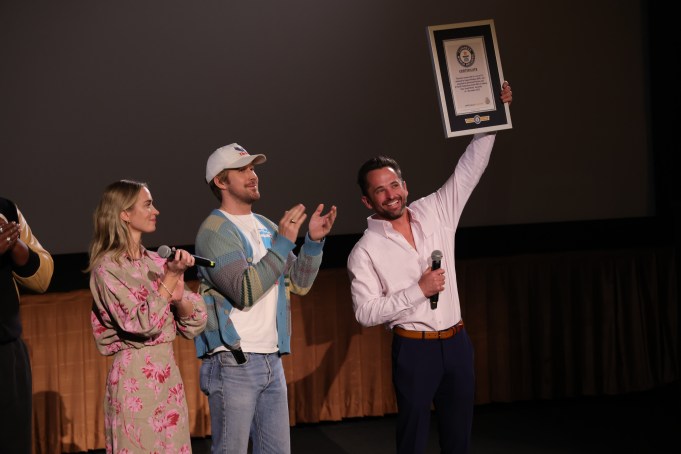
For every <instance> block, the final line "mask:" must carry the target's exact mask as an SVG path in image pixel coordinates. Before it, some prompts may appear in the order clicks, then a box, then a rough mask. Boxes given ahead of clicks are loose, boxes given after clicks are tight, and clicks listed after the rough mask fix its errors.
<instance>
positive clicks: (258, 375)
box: [200, 352, 291, 454]
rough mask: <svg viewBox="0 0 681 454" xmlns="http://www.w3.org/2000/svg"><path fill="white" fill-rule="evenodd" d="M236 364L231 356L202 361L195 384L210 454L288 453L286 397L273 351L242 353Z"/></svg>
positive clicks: (227, 353) (279, 367) (289, 432)
mask: <svg viewBox="0 0 681 454" xmlns="http://www.w3.org/2000/svg"><path fill="white" fill-rule="evenodd" d="M244 355H245V356H246V362H245V363H243V364H237V362H236V360H235V359H234V356H233V355H232V353H231V352H220V353H216V354H214V355H211V356H208V357H206V358H204V359H203V361H202V364H201V373H200V380H201V382H200V386H201V391H203V392H204V393H205V394H206V395H207V396H208V405H209V407H210V423H211V441H212V447H211V451H212V452H213V453H225V454H246V452H247V451H248V439H249V437H250V438H251V441H252V443H253V454H275V453H276V454H290V452H291V428H290V426H289V414H288V397H287V392H286V378H285V377H284V368H283V366H282V363H281V358H280V357H279V354H278V353H270V354H259V353H244Z"/></svg>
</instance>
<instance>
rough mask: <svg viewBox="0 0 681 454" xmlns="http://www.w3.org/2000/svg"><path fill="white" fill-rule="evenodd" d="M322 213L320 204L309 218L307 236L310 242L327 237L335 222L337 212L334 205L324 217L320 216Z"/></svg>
mask: <svg viewBox="0 0 681 454" xmlns="http://www.w3.org/2000/svg"><path fill="white" fill-rule="evenodd" d="M322 211H324V204H323V203H320V204H319V205H318V206H317V209H316V210H315V212H314V213H312V217H311V218H310V223H309V225H308V234H309V235H310V239H311V240H312V241H320V240H322V239H323V238H324V237H325V236H326V235H328V234H329V232H330V231H331V227H333V223H334V222H335V220H336V213H337V210H336V206H335V205H332V206H331V209H330V210H329V212H328V213H326V214H325V215H322Z"/></svg>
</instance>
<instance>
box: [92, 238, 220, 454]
mask: <svg viewBox="0 0 681 454" xmlns="http://www.w3.org/2000/svg"><path fill="white" fill-rule="evenodd" d="M164 263H165V259H163V258H161V257H159V256H158V254H156V253H155V252H150V251H146V250H144V251H143V254H142V258H141V259H138V260H133V259H130V258H128V257H123V258H122V259H121V264H117V263H116V262H114V261H113V260H112V259H111V257H109V256H105V257H104V258H102V259H101V260H100V262H99V263H98V265H97V266H96V268H94V269H93V271H92V273H91V275H90V290H91V291H92V295H93V296H94V304H93V306H92V314H91V316H90V319H91V322H92V330H93V333H94V338H95V343H96V344H97V349H98V350H99V352H100V353H101V354H103V355H107V356H109V355H114V358H113V364H112V366H111V369H110V370H109V374H108V377H107V380H106V393H105V398H104V429H105V434H106V452H107V454H128V453H159V454H161V453H162V454H170V453H190V452H191V440H190V436H189V420H188V415H187V403H186V399H185V394H184V385H183V383H182V377H181V376H180V371H179V369H178V367H177V364H176V362H175V357H174V355H173V346H172V342H173V339H175V336H176V334H177V333H179V334H180V335H182V336H183V337H185V338H187V339H192V338H193V337H195V336H197V335H198V334H199V333H200V332H201V331H203V329H204V327H205V326H206V320H207V316H206V306H205V304H204V302H203V299H202V298H201V297H200V296H199V295H198V294H196V293H193V292H191V291H189V290H185V294H184V298H185V299H188V300H190V301H192V303H193V304H194V311H193V312H192V314H191V315H190V316H189V317H186V318H180V317H179V316H178V315H177V314H175V312H174V309H173V308H172V307H171V305H170V304H169V303H168V301H167V300H166V298H165V297H164V296H162V295H161V294H160V292H159V287H160V283H159V282H160V280H161V279H162V278H163V274H164V268H163V265H164Z"/></svg>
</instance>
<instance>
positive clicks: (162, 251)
mask: <svg viewBox="0 0 681 454" xmlns="http://www.w3.org/2000/svg"><path fill="white" fill-rule="evenodd" d="M156 252H157V253H158V255H160V256H161V257H162V258H164V259H168V261H169V262H172V261H173V260H174V259H175V248H169V247H168V246H166V245H165V244H164V245H163V246H159V248H158V250H157V251H156ZM191 256H192V257H194V264H195V265H198V266H206V267H208V268H215V262H214V261H212V260H208V259H207V258H204V257H199V256H198V255H194V254H191Z"/></svg>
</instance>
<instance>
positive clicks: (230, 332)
mask: <svg viewBox="0 0 681 454" xmlns="http://www.w3.org/2000/svg"><path fill="white" fill-rule="evenodd" d="M266 159H267V158H266V157H265V155H262V154H255V155H251V154H249V153H248V152H247V151H246V149H244V148H243V147H242V146H240V145H238V144H236V143H232V144H230V145H226V146H224V147H221V148H218V149H217V150H215V151H214V152H213V153H212V154H211V155H210V157H209V158H208V162H207V163H206V182H207V183H208V184H209V186H210V188H211V190H212V191H213V194H214V195H215V196H216V197H217V199H218V200H219V201H220V207H219V208H217V209H215V210H213V211H212V213H211V214H210V215H209V216H208V217H207V218H206V219H205V220H204V222H203V223H202V224H201V227H200V228H199V231H198V234H197V236H196V243H195V249H196V253H197V254H198V255H200V256H202V257H206V258H208V259H210V260H212V261H214V262H215V263H216V266H215V267H214V268H204V267H199V280H200V286H199V293H200V294H202V295H203V298H204V300H205V302H206V305H207V308H208V324H207V325H206V330H205V331H204V332H203V333H202V334H201V335H200V336H198V337H196V338H195V339H194V343H195V346H196V353H197V356H198V357H199V358H201V359H202V364H201V373H200V378H201V383H200V385H201V390H202V391H203V392H204V393H205V394H206V395H207V396H208V403H209V406H210V415H211V428H212V429H211V439H212V452H214V453H218V452H219V453H233V454H243V453H245V452H247V451H248V444H249V436H250V435H251V434H257V436H254V437H252V443H253V452H277V453H282V454H289V453H290V451H291V446H290V445H291V442H290V427H289V412H288V397H287V394H286V378H285V376H284V369H283V367H282V363H281V356H282V355H285V354H288V353H290V344H291V342H290V341H291V332H290V326H291V309H290V306H291V301H290V295H289V293H290V292H293V293H295V294H298V295H304V294H306V293H307V292H308V291H309V290H310V288H311V287H312V283H313V282H314V279H315V277H316V276H317V272H318V270H319V266H320V265H321V261H322V249H323V247H324V238H325V237H326V235H328V233H329V232H330V231H331V227H332V226H333V223H334V221H335V219H336V207H335V206H332V207H331V208H330V209H329V211H328V212H327V213H326V214H324V215H322V211H323V210H324V204H319V205H318V206H317V209H316V210H315V211H314V213H312V216H311V217H310V221H309V223H308V232H307V234H306V235H305V242H304V243H303V246H302V247H301V249H300V253H299V254H298V256H297V257H296V255H295V254H293V249H294V248H295V246H296V239H297V237H298V232H299V230H300V227H301V226H302V224H303V222H304V221H305V219H306V218H307V214H306V213H305V207H304V206H303V205H302V204H296V205H294V206H293V207H292V208H291V209H289V210H287V211H286V212H284V215H283V216H282V218H281V220H280V221H279V224H278V225H277V224H275V223H273V222H272V221H270V220H269V219H267V218H266V217H264V216H261V215H259V214H255V213H253V212H252V210H251V209H252V206H253V203H255V202H256V201H257V200H260V192H259V190H258V175H257V174H256V172H255V166H256V165H258V164H262V163H263V162H265V161H266ZM273 450H274V451H273Z"/></svg>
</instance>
